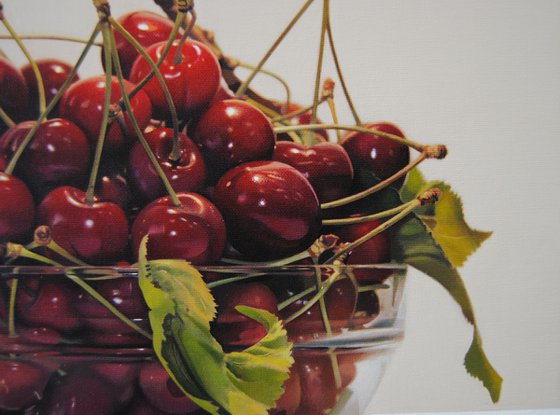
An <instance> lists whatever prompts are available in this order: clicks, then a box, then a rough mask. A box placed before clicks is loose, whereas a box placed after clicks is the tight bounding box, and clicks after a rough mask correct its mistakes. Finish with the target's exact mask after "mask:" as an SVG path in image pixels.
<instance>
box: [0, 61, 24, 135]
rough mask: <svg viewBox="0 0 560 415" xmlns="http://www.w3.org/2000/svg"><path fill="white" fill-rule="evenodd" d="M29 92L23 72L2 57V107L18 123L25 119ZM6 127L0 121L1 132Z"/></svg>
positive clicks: (0, 105)
mask: <svg viewBox="0 0 560 415" xmlns="http://www.w3.org/2000/svg"><path fill="white" fill-rule="evenodd" d="M27 91H28V88H27V83H26V82H25V78H24V77H23V75H22V74H21V72H20V71H19V70H18V69H17V68H16V67H15V66H14V65H13V64H12V63H11V62H10V61H9V60H8V59H6V58H4V57H2V56H0V107H1V108H2V109H3V110H4V111H5V112H6V113H7V114H8V116H9V117H10V118H12V119H13V120H14V121H16V122H18V121H23V120H24V119H25V114H26V112H25V110H26V109H27ZM5 127H6V125H5V124H4V122H3V121H1V120H0V131H2V129H3V128H5Z"/></svg>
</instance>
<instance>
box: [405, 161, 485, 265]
mask: <svg viewBox="0 0 560 415" xmlns="http://www.w3.org/2000/svg"><path fill="white" fill-rule="evenodd" d="M433 187H437V188H439V189H440V190H441V192H442V195H441V197H440V199H439V201H438V203H436V204H435V205H434V206H433V207H430V208H429V209H424V210H422V211H419V212H418V214H419V217H420V219H422V221H423V222H424V223H425V224H426V225H427V226H429V227H430V228H431V232H432V236H433V238H434V240H435V241H436V242H437V243H438V245H439V246H440V247H441V248H442V249H443V251H444V252H445V256H446V257H447V259H448V260H449V261H450V262H451V264H453V266H454V267H461V266H462V265H463V264H464V263H465V261H466V260H467V258H468V257H469V256H470V255H471V254H472V253H473V252H475V251H476V250H477V249H478V248H479V247H480V245H481V244H482V243H483V242H484V241H485V240H486V239H488V238H489V237H490V236H491V235H492V232H484V231H479V230H476V229H472V228H471V227H470V226H469V225H468V224H467V222H466V221H465V217H464V215H463V203H462V201H461V198H460V197H459V196H458V195H457V194H456V193H455V192H453V190H452V189H451V186H449V185H448V184H446V183H445V182H441V181H432V182H429V183H426V181H425V180H424V178H423V177H422V175H421V174H420V172H419V171H418V170H417V169H415V170H413V171H412V172H411V173H410V176H409V177H408V179H407V182H406V184H405V186H404V187H403V189H402V190H401V197H402V198H403V199H404V200H410V199H412V198H414V197H415V196H416V195H418V194H421V193H423V192H424V191H425V190H427V189H430V188H433Z"/></svg>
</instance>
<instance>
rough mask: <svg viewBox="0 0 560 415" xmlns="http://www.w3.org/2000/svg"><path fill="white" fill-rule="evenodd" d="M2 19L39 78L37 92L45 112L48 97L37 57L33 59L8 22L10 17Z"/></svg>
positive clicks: (41, 107)
mask: <svg viewBox="0 0 560 415" xmlns="http://www.w3.org/2000/svg"><path fill="white" fill-rule="evenodd" d="M0 20H2V23H3V24H4V26H5V27H6V29H7V30H8V33H10V35H11V36H12V38H13V39H14V40H15V41H16V43H17V45H18V46H19V48H20V49H21V51H22V52H23V54H24V55H25V57H26V58H27V61H28V62H29V65H31V69H32V70H33V74H34V75H35V78H36V79H37V92H38V93H39V113H43V112H44V111H45V107H46V106H47V104H46V98H45V86H44V84H43V77H42V76H41V72H40V71H39V68H38V67H37V63H36V62H35V59H33V57H32V56H31V54H30V53H29V51H28V50H27V48H26V47H25V44H24V43H23V42H22V41H21V38H20V37H19V36H18V34H17V32H16V31H15V30H14V28H13V27H12V25H11V24H10V22H8V19H6V18H5V17H4V16H3V17H2V18H1V19H0Z"/></svg>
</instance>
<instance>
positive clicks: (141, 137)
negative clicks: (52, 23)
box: [105, 25, 181, 207]
mask: <svg viewBox="0 0 560 415" xmlns="http://www.w3.org/2000/svg"><path fill="white" fill-rule="evenodd" d="M105 30H106V31H107V36H108V42H109V46H110V49H111V53H112V54H113V58H114V67H115V70H116V73H117V79H118V81H119V86H120V89H121V93H122V98H123V102H124V106H125V109H126V111H127V112H128V115H129V118H130V122H131V123H132V127H133V128H134V132H135V134H136V136H137V137H138V140H139V141H140V144H141V145H142V147H143V148H144V151H145V152H146V155H147V156H148V158H149V159H150V162H151V163H152V165H153V166H154V169H155V170H156V172H157V174H158V176H159V177H160V179H161V181H162V182H163V185H164V187H165V189H166V190H167V193H168V195H169V197H170V198H171V201H172V203H173V205H174V206H176V207H179V206H181V202H180V201H179V198H178V197H177V194H176V193H175V190H174V189H173V187H172V186H171V183H169V180H168V179H167V176H166V175H165V172H164V171H163V169H162V168H161V165H160V164H159V162H158V160H157V158H156V156H155V155H154V152H153V151H152V149H151V148H150V145H149V144H148V142H147V141H146V138H145V137H144V134H143V133H142V130H141V129H140V127H139V125H138V122H137V120H136V117H135V116H134V112H133V111H132V105H131V104H130V98H129V97H128V95H127V94H126V88H125V85H124V78H123V74H122V67H121V63H120V60H119V55H118V53H117V48H116V42H115V36H114V35H113V31H112V30H111V28H110V26H109V25H107V29H105Z"/></svg>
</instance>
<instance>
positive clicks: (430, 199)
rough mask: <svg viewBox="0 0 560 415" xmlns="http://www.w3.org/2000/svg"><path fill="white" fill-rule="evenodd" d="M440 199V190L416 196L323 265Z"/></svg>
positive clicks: (431, 190)
mask: <svg viewBox="0 0 560 415" xmlns="http://www.w3.org/2000/svg"><path fill="white" fill-rule="evenodd" d="M440 197H441V190H439V189H437V188H432V189H429V190H427V191H426V192H424V193H423V194H422V195H420V196H418V197H417V198H416V199H414V200H412V201H411V203H410V204H408V205H407V206H406V208H404V209H403V210H401V211H400V212H399V213H397V214H396V215H395V216H393V217H392V218H391V219H388V220H387V221H385V222H383V223H382V224H381V225H379V226H377V227H375V228H374V229H372V230H371V231H369V232H368V233H366V234H365V235H363V236H362V237H360V238H358V239H356V240H355V241H354V242H351V243H349V244H347V245H346V246H345V247H344V248H342V249H340V250H339V251H337V252H336V253H335V254H334V255H333V256H331V257H330V258H329V259H327V260H326V261H325V264H332V263H333V262H334V261H336V259H338V258H339V257H340V256H343V255H346V254H348V253H350V252H352V250H354V249H355V248H357V247H358V246H360V245H361V244H363V243H364V242H366V241H368V240H369V239H371V238H373V237H374V236H376V235H379V234H380V233H381V232H383V231H385V230H387V229H389V228H390V227H391V226H393V225H394V224H395V223H397V222H399V221H400V220H401V219H403V218H405V217H406V216H408V215H409V214H410V213H411V212H413V211H414V209H416V208H418V207H420V206H424V205H427V204H432V203H435V202H436V201H437V200H438V199H439V198H440Z"/></svg>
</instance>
